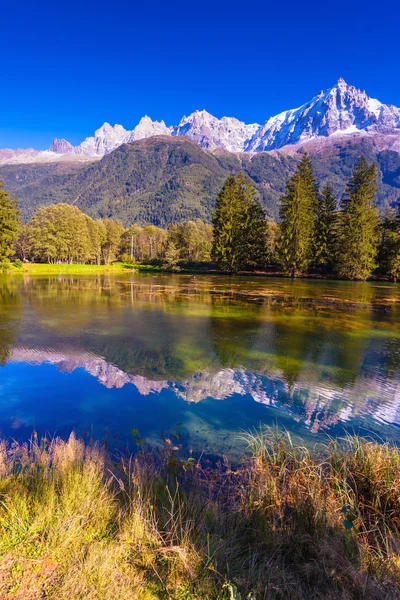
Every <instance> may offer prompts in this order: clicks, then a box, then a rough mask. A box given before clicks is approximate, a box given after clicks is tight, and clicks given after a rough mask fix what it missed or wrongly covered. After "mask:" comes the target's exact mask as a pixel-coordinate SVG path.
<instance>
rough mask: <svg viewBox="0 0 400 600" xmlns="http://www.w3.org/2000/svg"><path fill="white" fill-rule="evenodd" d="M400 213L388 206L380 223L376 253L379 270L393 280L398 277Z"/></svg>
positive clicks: (399, 269)
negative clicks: (377, 250)
mask: <svg viewBox="0 0 400 600" xmlns="http://www.w3.org/2000/svg"><path fill="white" fill-rule="evenodd" d="M399 217H400V214H399V204H398V205H397V212H396V211H395V210H394V209H393V208H389V209H388V210H387V211H386V213H385V215H384V218H383V220H382V223H381V228H380V230H381V235H380V245H379V253H378V262H379V270H380V272H381V273H382V274H383V275H387V276H388V277H390V278H391V279H393V280H394V281H396V280H397V279H398V278H399V277H400V218H399Z"/></svg>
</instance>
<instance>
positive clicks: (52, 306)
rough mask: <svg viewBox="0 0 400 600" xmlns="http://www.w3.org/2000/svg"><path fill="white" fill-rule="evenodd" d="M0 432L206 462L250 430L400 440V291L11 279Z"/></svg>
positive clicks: (4, 284)
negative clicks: (141, 445)
mask: <svg viewBox="0 0 400 600" xmlns="http://www.w3.org/2000/svg"><path fill="white" fill-rule="evenodd" d="M0 365H1V366H0V433H1V434H2V435H4V436H12V437H13V438H16V439H18V440H23V439H26V438H29V437H30V436H31V435H32V432H33V431H34V430H36V431H37V432H38V434H39V435H44V434H46V433H49V434H50V435H54V434H58V435H63V436H65V435H68V433H69V432H70V431H71V430H72V429H74V430H75V431H77V432H78V434H84V435H88V436H89V435H90V436H93V437H94V438H97V439H101V440H103V439H107V441H108V443H109V444H110V445H113V446H116V447H117V448H121V449H122V448H125V447H127V446H129V447H132V446H133V445H134V442H133V441H132V438H131V433H130V432H131V431H132V429H134V428H137V429H138V430H139V432H140V435H141V436H142V437H144V438H145V439H146V440H149V441H155V440H158V439H159V438H160V434H161V433H162V432H165V433H169V432H171V431H172V430H174V428H175V427H176V426H177V425H178V424H179V430H180V432H181V434H182V436H183V437H182V440H183V445H184V447H185V448H186V449H189V448H193V449H194V451H195V452H198V451H204V452H206V453H208V454H220V453H223V452H225V453H227V454H230V455H232V456H235V455H238V454H239V453H240V452H241V451H242V450H243V442H242V441H241V440H240V439H239V438H240V435H241V432H242V431H243V430H248V429H251V428H254V427H255V428H258V427H259V426H260V424H266V425H272V426H274V425H276V424H278V425H279V426H281V427H285V428H287V429H288V430H289V431H290V432H292V434H293V435H294V436H295V437H297V436H299V437H301V438H303V439H304V440H305V441H306V443H313V442H317V441H323V440H325V439H326V436H327V435H330V436H342V435H343V434H344V433H345V432H346V431H349V432H361V433H363V434H366V433H368V434H369V435H372V436H378V437H380V438H383V439H390V440H395V441H400V430H399V425H400V380H399V375H400V285H396V284H389V283H388V284H386V283H350V282H327V281H310V280H297V281H291V280H287V279H278V278H257V277H252V278H242V277H238V278H232V277H218V276H209V277H208V276H189V275H150V274H129V275H123V276H101V277H98V276H97V277H96V276H93V277H86V276H82V277H71V276H52V277H46V278H43V277H41V278H38V277H32V276H26V277H25V276H21V277H6V276H2V277H0Z"/></svg>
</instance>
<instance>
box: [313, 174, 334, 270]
mask: <svg viewBox="0 0 400 600" xmlns="http://www.w3.org/2000/svg"><path fill="white" fill-rule="evenodd" d="M336 220H337V212H336V200H335V196H334V195H333V190H332V186H331V184H330V183H327V184H326V186H325V187H324V189H323V191H322V194H321V196H320V198H319V204H318V216H317V224H316V234H315V247H314V263H315V266H316V267H318V268H320V269H324V270H325V271H331V270H332V268H333V264H334V259H335V237H336Z"/></svg>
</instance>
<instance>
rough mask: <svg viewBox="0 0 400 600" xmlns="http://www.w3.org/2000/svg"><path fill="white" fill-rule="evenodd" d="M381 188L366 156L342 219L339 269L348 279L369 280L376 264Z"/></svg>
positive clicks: (357, 167)
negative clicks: (377, 203)
mask: <svg viewBox="0 0 400 600" xmlns="http://www.w3.org/2000/svg"><path fill="white" fill-rule="evenodd" d="M377 192H378V184H377V171H376V166H375V164H372V165H369V164H368V163H367V161H366V160H365V158H364V157H362V158H360V160H359V161H357V163H356V164H355V166H354V170H353V174H352V176H351V178H350V181H349V183H348V185H347V188H346V196H345V199H344V201H343V204H342V211H341V214H340V222H339V237H338V253H337V270H338V273H339V275H340V276H341V277H345V278H346V279H360V280H363V281H365V280H366V279H368V277H370V275H371V274H372V271H373V270H374V269H375V267H376V257H377V252H378V243H379V229H378V228H379V214H378V208H377V206H376V204H375V199H376V194H377Z"/></svg>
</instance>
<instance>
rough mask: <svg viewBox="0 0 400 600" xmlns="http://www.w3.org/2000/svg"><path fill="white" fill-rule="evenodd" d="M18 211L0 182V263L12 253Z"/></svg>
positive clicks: (15, 236) (16, 231)
mask: <svg viewBox="0 0 400 600" xmlns="http://www.w3.org/2000/svg"><path fill="white" fill-rule="evenodd" d="M18 228H19V211H18V204H17V201H16V200H15V198H11V196H10V195H9V194H8V193H7V192H6V190H5V189H4V184H3V183H2V182H1V181H0V263H2V262H4V261H7V260H8V258H9V256H11V255H12V254H13V252H14V250H13V245H14V242H15V240H16V239H17V237H18Z"/></svg>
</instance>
